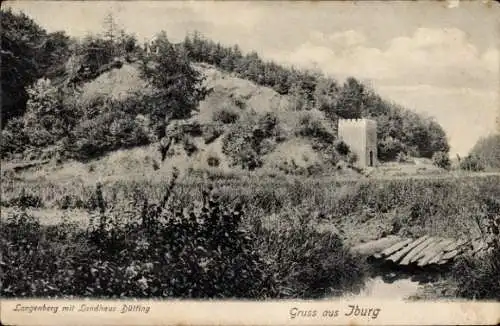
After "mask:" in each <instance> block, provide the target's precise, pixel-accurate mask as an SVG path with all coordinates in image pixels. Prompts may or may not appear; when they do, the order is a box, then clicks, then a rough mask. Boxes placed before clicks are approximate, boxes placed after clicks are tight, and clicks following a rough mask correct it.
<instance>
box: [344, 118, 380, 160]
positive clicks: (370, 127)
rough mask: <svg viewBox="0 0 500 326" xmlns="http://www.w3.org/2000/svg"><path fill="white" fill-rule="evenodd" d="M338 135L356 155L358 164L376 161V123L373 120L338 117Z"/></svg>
mask: <svg viewBox="0 0 500 326" xmlns="http://www.w3.org/2000/svg"><path fill="white" fill-rule="evenodd" d="M338 136H339V138H340V139H342V140H343V141H344V142H345V143H346V144H347V145H349V147H350V149H351V151H353V152H354V153H356V155H357V156H358V164H359V165H360V166H375V165H376V164H377V163H376V162H377V123H376V121H374V120H371V119H366V118H361V119H339V121H338Z"/></svg>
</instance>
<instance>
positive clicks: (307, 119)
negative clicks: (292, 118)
mask: <svg viewBox="0 0 500 326" xmlns="http://www.w3.org/2000/svg"><path fill="white" fill-rule="evenodd" d="M296 134H297V135H298V136H302V137H308V138H311V139H317V140H319V141H321V142H323V143H328V144H332V143H333V142H334V141H335V135H334V134H333V133H331V132H329V131H328V130H327V128H326V127H325V126H324V125H323V121H322V120H320V119H319V118H317V117H315V116H314V115H313V114H312V113H311V112H305V113H304V114H302V116H301V117H300V118H299V122H298V125H297V126H296Z"/></svg>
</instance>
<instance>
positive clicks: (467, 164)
mask: <svg viewBox="0 0 500 326" xmlns="http://www.w3.org/2000/svg"><path fill="white" fill-rule="evenodd" d="M460 169H462V170H466V171H475V172H478V171H483V170H484V166H483V165H482V163H481V160H480V159H479V157H477V156H476V155H473V154H471V155H467V156H466V157H464V158H463V159H462V160H461V161H460Z"/></svg>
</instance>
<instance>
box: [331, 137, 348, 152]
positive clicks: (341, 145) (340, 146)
mask: <svg viewBox="0 0 500 326" xmlns="http://www.w3.org/2000/svg"><path fill="white" fill-rule="evenodd" d="M334 146H335V150H336V151H337V153H339V154H340V155H347V154H349V152H350V149H349V145H347V144H346V143H345V142H344V141H343V140H336V141H335V142H334Z"/></svg>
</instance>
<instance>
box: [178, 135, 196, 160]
mask: <svg viewBox="0 0 500 326" xmlns="http://www.w3.org/2000/svg"><path fill="white" fill-rule="evenodd" d="M182 146H183V148H184V150H185V151H186V154H187V155H188V156H191V155H193V154H194V153H196V151H197V150H198V147H196V144H195V143H194V142H193V139H192V138H191V137H189V136H187V135H186V136H184V137H183V139H182Z"/></svg>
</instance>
